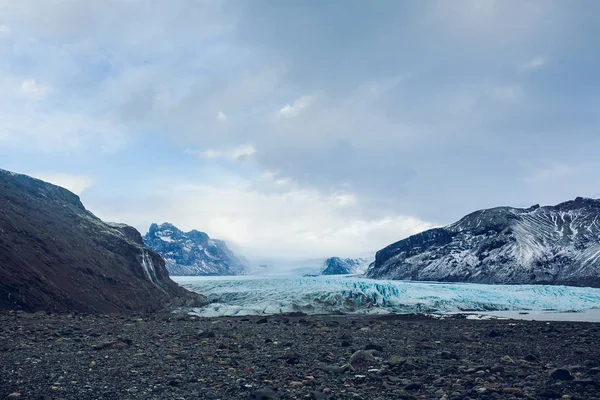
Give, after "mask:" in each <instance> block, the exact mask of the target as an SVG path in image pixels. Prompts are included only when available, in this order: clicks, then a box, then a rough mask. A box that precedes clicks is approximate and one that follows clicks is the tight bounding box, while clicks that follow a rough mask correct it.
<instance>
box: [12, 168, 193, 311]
mask: <svg viewBox="0 0 600 400" xmlns="http://www.w3.org/2000/svg"><path fill="white" fill-rule="evenodd" d="M204 300H205V299H204V298H203V297H202V296H199V295H197V294H193V293H191V292H188V291H187V290H185V289H183V288H181V287H180V286H178V285H177V284H176V283H175V282H173V281H171V280H170V279H169V276H168V274H167V270H166V268H165V265H164V260H163V259H162V258H161V257H160V256H159V255H158V254H156V253H155V252H153V251H151V250H149V249H146V248H144V246H143V242H142V236H141V235H140V233H139V232H138V231H137V230H135V229H134V228H132V227H129V226H127V225H123V224H107V223H105V222H102V221H101V220H100V219H98V218H96V217H95V216H94V215H93V214H92V213H91V212H89V211H87V210H86V209H85V207H84V206H83V204H82V203H81V201H80V199H79V197H78V196H76V195H75V194H73V193H71V192H69V191H68V190H66V189H63V188H61V187H58V186H55V185H52V184H49V183H46V182H43V181H40V180H38V179H34V178H31V177H28V176H26V175H20V174H15V173H12V172H8V171H4V170H0V308H8V309H22V310H26V311H36V310H45V311H51V312H72V311H79V312H86V313H94V312H150V311H157V310H161V309H164V308H166V307H171V306H181V305H198V306H199V305H202V304H203V303H204Z"/></svg>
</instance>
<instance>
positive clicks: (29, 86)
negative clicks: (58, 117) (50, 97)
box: [21, 79, 50, 98]
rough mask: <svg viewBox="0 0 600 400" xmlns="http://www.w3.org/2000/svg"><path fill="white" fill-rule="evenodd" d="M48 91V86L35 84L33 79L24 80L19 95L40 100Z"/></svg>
mask: <svg viewBox="0 0 600 400" xmlns="http://www.w3.org/2000/svg"><path fill="white" fill-rule="evenodd" d="M49 89H50V88H49V87H48V86H46V85H41V84H39V83H37V81H36V80H35V79H25V80H24V81H23V82H22V83H21V93H24V94H25V95H28V96H31V97H35V98H42V97H43V96H44V95H45V94H46V93H47V92H48V90H49Z"/></svg>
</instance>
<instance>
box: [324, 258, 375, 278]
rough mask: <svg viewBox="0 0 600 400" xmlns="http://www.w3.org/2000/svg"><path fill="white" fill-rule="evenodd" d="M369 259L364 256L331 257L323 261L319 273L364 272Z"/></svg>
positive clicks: (343, 273) (345, 273)
mask: <svg viewBox="0 0 600 400" xmlns="http://www.w3.org/2000/svg"><path fill="white" fill-rule="evenodd" d="M368 263H369V261H368V260H367V259H366V258H340V257H331V258H328V259H327V260H326V261H325V266H324V269H323V272H321V275H348V274H358V273H362V272H364V270H365V268H366V266H367V265H368Z"/></svg>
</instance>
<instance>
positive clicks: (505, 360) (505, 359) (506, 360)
mask: <svg viewBox="0 0 600 400" xmlns="http://www.w3.org/2000/svg"><path fill="white" fill-rule="evenodd" d="M500 361H502V362H503V363H505V364H514V363H515V360H513V359H512V358H511V357H510V356H504V357H502V358H501V359H500Z"/></svg>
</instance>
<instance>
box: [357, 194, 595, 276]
mask: <svg viewBox="0 0 600 400" xmlns="http://www.w3.org/2000/svg"><path fill="white" fill-rule="evenodd" d="M367 277H369V278H381V279H406V280H434V281H456V282H482V283H509V284H529V283H531V284H563V285H576V286H594V287H600V200H593V199H585V198H581V197H578V198H577V199H575V200H572V201H568V202H565V203H562V204H559V205H556V206H547V207H539V206H537V205H536V206H533V207H530V208H527V209H521V208H512V207H498V208H492V209H489V210H481V211H476V212H474V213H472V214H470V215H467V216H466V217H464V218H462V219H461V220H460V221H458V222H456V223H454V224H452V225H449V226H447V227H444V228H436V229H431V230H428V231H425V232H422V233H419V234H417V235H414V236H411V237H409V238H407V239H404V240H401V241H399V242H397V243H394V244H391V245H389V246H388V247H386V248H384V249H383V250H380V251H379V252H377V255H376V258H375V262H374V263H372V264H371V265H370V266H369V270H368V272H367Z"/></svg>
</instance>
